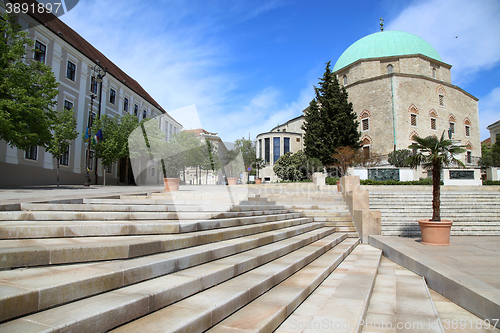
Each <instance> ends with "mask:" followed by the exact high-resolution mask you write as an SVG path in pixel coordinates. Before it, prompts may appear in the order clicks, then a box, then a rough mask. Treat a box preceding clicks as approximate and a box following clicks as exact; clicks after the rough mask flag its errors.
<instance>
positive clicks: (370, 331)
mask: <svg viewBox="0 0 500 333" xmlns="http://www.w3.org/2000/svg"><path fill="white" fill-rule="evenodd" d="M362 324H363V325H362V326H363V331H362V332H363V333H374V332H387V331H393V332H395V331H405V332H410V331H411V332H436V333H444V329H443V327H442V326H441V323H440V321H439V316H438V314H437V312H436V309H435V306H434V302H433V300H432V298H431V297H430V293H429V290H428V288H427V284H426V283H425V280H424V279H423V278H422V277H421V276H419V275H417V274H415V273H413V272H412V271H410V270H408V269H406V268H404V267H402V266H400V265H398V264H396V263H394V262H392V261H390V260H389V259H387V258H385V257H382V260H381V262H380V266H379V269H378V273H377V276H376V279H375V286H374V288H373V293H372V295H371V298H370V304H369V306H368V311H367V314H366V318H364V320H363V321H362ZM405 325H406V327H405ZM398 328H399V329H398Z"/></svg>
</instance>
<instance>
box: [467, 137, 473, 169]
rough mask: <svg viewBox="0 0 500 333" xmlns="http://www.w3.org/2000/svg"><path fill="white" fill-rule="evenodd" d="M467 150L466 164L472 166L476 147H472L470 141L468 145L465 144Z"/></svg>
mask: <svg viewBox="0 0 500 333" xmlns="http://www.w3.org/2000/svg"><path fill="white" fill-rule="evenodd" d="M465 149H466V153H465V154H466V155H465V162H466V163H467V164H472V150H474V147H473V146H472V143H470V141H467V143H466V144H465Z"/></svg>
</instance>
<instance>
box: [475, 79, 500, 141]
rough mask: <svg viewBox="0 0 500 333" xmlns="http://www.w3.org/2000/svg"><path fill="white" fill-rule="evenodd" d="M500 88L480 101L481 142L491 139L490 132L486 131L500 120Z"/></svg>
mask: <svg viewBox="0 0 500 333" xmlns="http://www.w3.org/2000/svg"><path fill="white" fill-rule="evenodd" d="M499 105H500V87H497V88H495V89H493V90H492V91H491V93H490V94H489V95H488V96H486V97H485V98H483V99H481V100H479V109H480V110H481V115H480V117H479V126H480V128H481V140H485V139H487V138H489V137H490V132H489V131H488V130H487V129H486V127H488V126H489V125H491V124H493V123H494V122H496V121H498V120H500V112H499Z"/></svg>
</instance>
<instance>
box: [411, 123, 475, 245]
mask: <svg viewBox="0 0 500 333" xmlns="http://www.w3.org/2000/svg"><path fill="white" fill-rule="evenodd" d="M413 140H414V141H415V142H414V143H413V144H411V145H410V146H408V148H409V149H412V150H413V151H414V154H413V155H411V156H410V157H409V164H410V166H411V167H412V168H414V169H415V168H417V167H418V166H422V167H423V168H424V169H426V170H431V172H432V219H430V220H419V221H418V222H419V225H420V231H421V235H422V243H424V244H432V245H448V244H449V243H450V230H451V224H452V223H453V221H449V220H441V198H440V197H441V171H442V170H443V167H446V166H451V165H458V166H460V167H465V165H464V164H463V163H462V161H460V160H458V159H456V158H455V155H457V154H461V153H463V152H465V149H463V147H464V146H457V145H455V144H454V143H453V141H452V140H451V139H446V138H445V137H444V131H443V134H442V135H441V138H440V139H438V138H437V137H435V136H428V137H426V138H419V137H417V136H414V137H413Z"/></svg>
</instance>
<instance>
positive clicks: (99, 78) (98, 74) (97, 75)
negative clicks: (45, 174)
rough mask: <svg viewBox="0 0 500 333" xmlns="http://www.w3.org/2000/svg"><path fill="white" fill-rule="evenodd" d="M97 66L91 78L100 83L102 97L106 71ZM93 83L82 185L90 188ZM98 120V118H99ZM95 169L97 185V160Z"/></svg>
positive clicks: (94, 93)
mask: <svg viewBox="0 0 500 333" xmlns="http://www.w3.org/2000/svg"><path fill="white" fill-rule="evenodd" d="M97 63H98V64H97V65H95V66H94V67H91V69H92V72H93V75H92V78H93V79H94V82H95V83H100V84H101V95H102V78H103V77H104V76H105V75H106V72H107V69H106V68H102V67H101V66H100V65H99V61H97ZM94 82H92V81H91V83H90V84H91V89H90V90H91V92H90V110H89V119H88V124H87V125H88V137H87V138H88V143H87V161H86V168H85V169H86V171H85V183H84V184H83V185H84V186H90V176H89V167H90V165H89V164H90V140H91V137H92V129H91V127H92V110H93V108H94V99H96V98H97V95H96V93H97V89H96V91H95V92H94ZM100 102H101V99H99V116H100V114H101V112H100V111H101V103H100ZM99 118H100V117H99ZM95 169H96V184H97V159H96V163H95Z"/></svg>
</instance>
